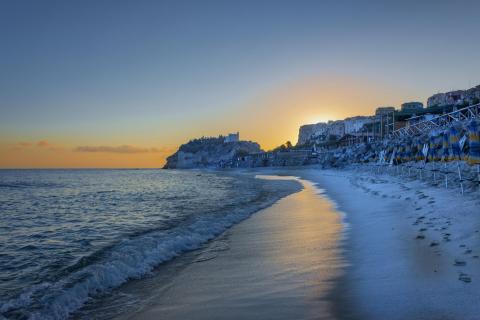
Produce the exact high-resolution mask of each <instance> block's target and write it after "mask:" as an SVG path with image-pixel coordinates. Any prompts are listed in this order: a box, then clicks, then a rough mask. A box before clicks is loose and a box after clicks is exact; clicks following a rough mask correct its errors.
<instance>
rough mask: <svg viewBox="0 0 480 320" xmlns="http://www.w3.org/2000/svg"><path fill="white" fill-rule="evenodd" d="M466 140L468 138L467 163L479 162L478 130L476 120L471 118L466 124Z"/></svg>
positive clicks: (479, 142) (479, 144) (479, 136)
mask: <svg viewBox="0 0 480 320" xmlns="http://www.w3.org/2000/svg"><path fill="white" fill-rule="evenodd" d="M468 140H469V144H468V146H469V150H470V151H469V156H468V163H469V164H472V165H473V164H480V131H479V125H478V121H477V120H475V119H473V120H472V121H470V123H469V124H468Z"/></svg>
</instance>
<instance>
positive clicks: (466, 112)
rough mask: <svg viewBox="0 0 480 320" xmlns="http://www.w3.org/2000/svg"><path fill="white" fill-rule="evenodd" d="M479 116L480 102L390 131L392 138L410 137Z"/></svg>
mask: <svg viewBox="0 0 480 320" xmlns="http://www.w3.org/2000/svg"><path fill="white" fill-rule="evenodd" d="M479 117H480V103H478V104H475V105H472V106H468V107H466V108H462V109H459V110H457V111H453V112H450V113H447V114H443V115H440V116H436V117H434V118H432V119H430V120H425V121H421V122H418V123H415V124H412V125H410V126H408V127H403V128H400V129H398V130H395V131H393V132H392V133H391V137H392V138H400V137H411V136H414V135H417V134H422V133H426V132H429V131H431V130H433V129H444V128H445V127H447V126H448V125H449V124H450V123H452V122H454V121H466V120H469V119H473V118H479Z"/></svg>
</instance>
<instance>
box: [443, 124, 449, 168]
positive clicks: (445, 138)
mask: <svg viewBox="0 0 480 320" xmlns="http://www.w3.org/2000/svg"><path fill="white" fill-rule="evenodd" d="M448 144H449V139H448V130H445V131H444V132H443V140H442V158H443V161H448V160H449V155H450V153H449V151H448V147H449V146H448Z"/></svg>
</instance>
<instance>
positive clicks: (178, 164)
mask: <svg viewBox="0 0 480 320" xmlns="http://www.w3.org/2000/svg"><path fill="white" fill-rule="evenodd" d="M261 151H262V150H261V149H260V145H259V144H258V143H256V142H252V141H234V142H225V137H223V136H219V137H210V138H200V139H194V140H190V141H189V142H188V143H185V144H182V145H181V146H180V148H179V149H178V151H177V152H175V153H174V154H172V155H171V156H169V157H168V158H167V163H166V164H165V166H164V169H191V168H208V167H222V166H223V164H224V163H231V162H232V161H233V160H234V159H236V158H238V157H242V156H245V155H247V154H252V153H258V152H261Z"/></svg>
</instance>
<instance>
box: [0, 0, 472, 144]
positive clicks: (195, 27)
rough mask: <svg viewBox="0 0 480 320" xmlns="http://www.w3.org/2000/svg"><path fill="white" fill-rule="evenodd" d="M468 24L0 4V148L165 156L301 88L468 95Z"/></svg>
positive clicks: (451, 14)
mask: <svg viewBox="0 0 480 320" xmlns="http://www.w3.org/2000/svg"><path fill="white" fill-rule="evenodd" d="M478 12H480V2H479V1H48V0H46V1H2V2H0V43H1V50H0V70H1V72H0V134H1V135H2V137H3V138H2V139H3V140H4V141H3V142H5V143H6V142H12V143H13V142H14V140H22V139H23V140H25V139H33V140H34V139H38V140H40V139H57V140H61V142H62V143H66V144H71V145H74V144H78V143H84V144H95V143H96V141H101V142H103V143H112V144H115V143H116V144H119V143H122V142H123V141H125V143H129V144H145V143H147V144H149V145H151V144H153V143H155V141H158V143H157V145H162V144H166V143H167V142H166V141H168V143H171V141H174V142H175V143H177V142H180V141H182V140H184V139H185V138H186V137H187V136H188V135H199V134H202V133H205V132H207V133H211V132H212V133H213V132H217V131H220V130H226V129H228V128H224V126H222V125H219V123H221V122H222V121H223V120H225V119H226V118H230V117H231V116H236V115H240V114H241V113H242V110H244V109H245V108H246V106H247V105H249V104H251V103H252V101H257V100H258V99H259V97H262V96H268V95H271V93H272V92H276V91H278V90H281V91H284V90H288V84H289V83H292V82H295V81H301V80H302V79H311V78H319V79H323V81H325V79H328V78H329V77H345V78H349V79H350V78H354V79H356V81H359V82H362V81H365V82H368V83H370V84H379V86H380V85H382V86H385V87H387V88H389V89H388V90H390V91H395V99H392V100H390V101H385V104H392V103H397V102H398V103H400V102H401V101H400V100H399V99H400V98H399V97H403V98H404V99H405V100H410V99H416V100H418V99H420V100H422V101H424V100H426V98H427V97H428V96H429V95H431V94H433V93H436V92H439V91H446V90H451V89H461V88H467V87H469V86H474V85H477V84H479V83H480V81H479V77H478V75H479V74H480V63H479V61H478V53H479V52H480V41H478V30H479V26H478ZM318 90H321V88H318ZM379 90H380V89H379ZM348 91H349V88H345V94H348ZM354 100H355V97H352V101H354ZM375 107H376V106H375V105H372V106H371V109H372V110H373V109H374V108H375ZM359 110H361V108H360V107H359ZM355 112H356V109H355V103H352V106H351V108H350V110H348V113H349V114H352V115H353V114H355ZM359 112H361V111H359ZM344 114H346V113H339V115H338V116H339V117H340V116H343V115H344ZM312 116H313V115H312ZM228 120H229V121H227V122H228V123H229V124H230V123H231V122H230V119H228ZM244 121H248V119H247V120H244ZM232 123H233V125H234V126H235V122H232ZM295 125H297V123H295ZM236 127H237V128H240V129H242V125H240V124H239V125H238V126H236ZM205 128H209V130H205ZM233 129H235V128H232V130H233ZM218 133H221V132H218ZM246 134H247V135H248V132H247V133H246ZM252 138H255V135H252ZM283 138H284V137H279V141H278V142H279V143H281V142H282V141H280V140H281V139H283ZM125 139H126V140H128V141H126V140H125ZM260 143H262V141H260Z"/></svg>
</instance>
